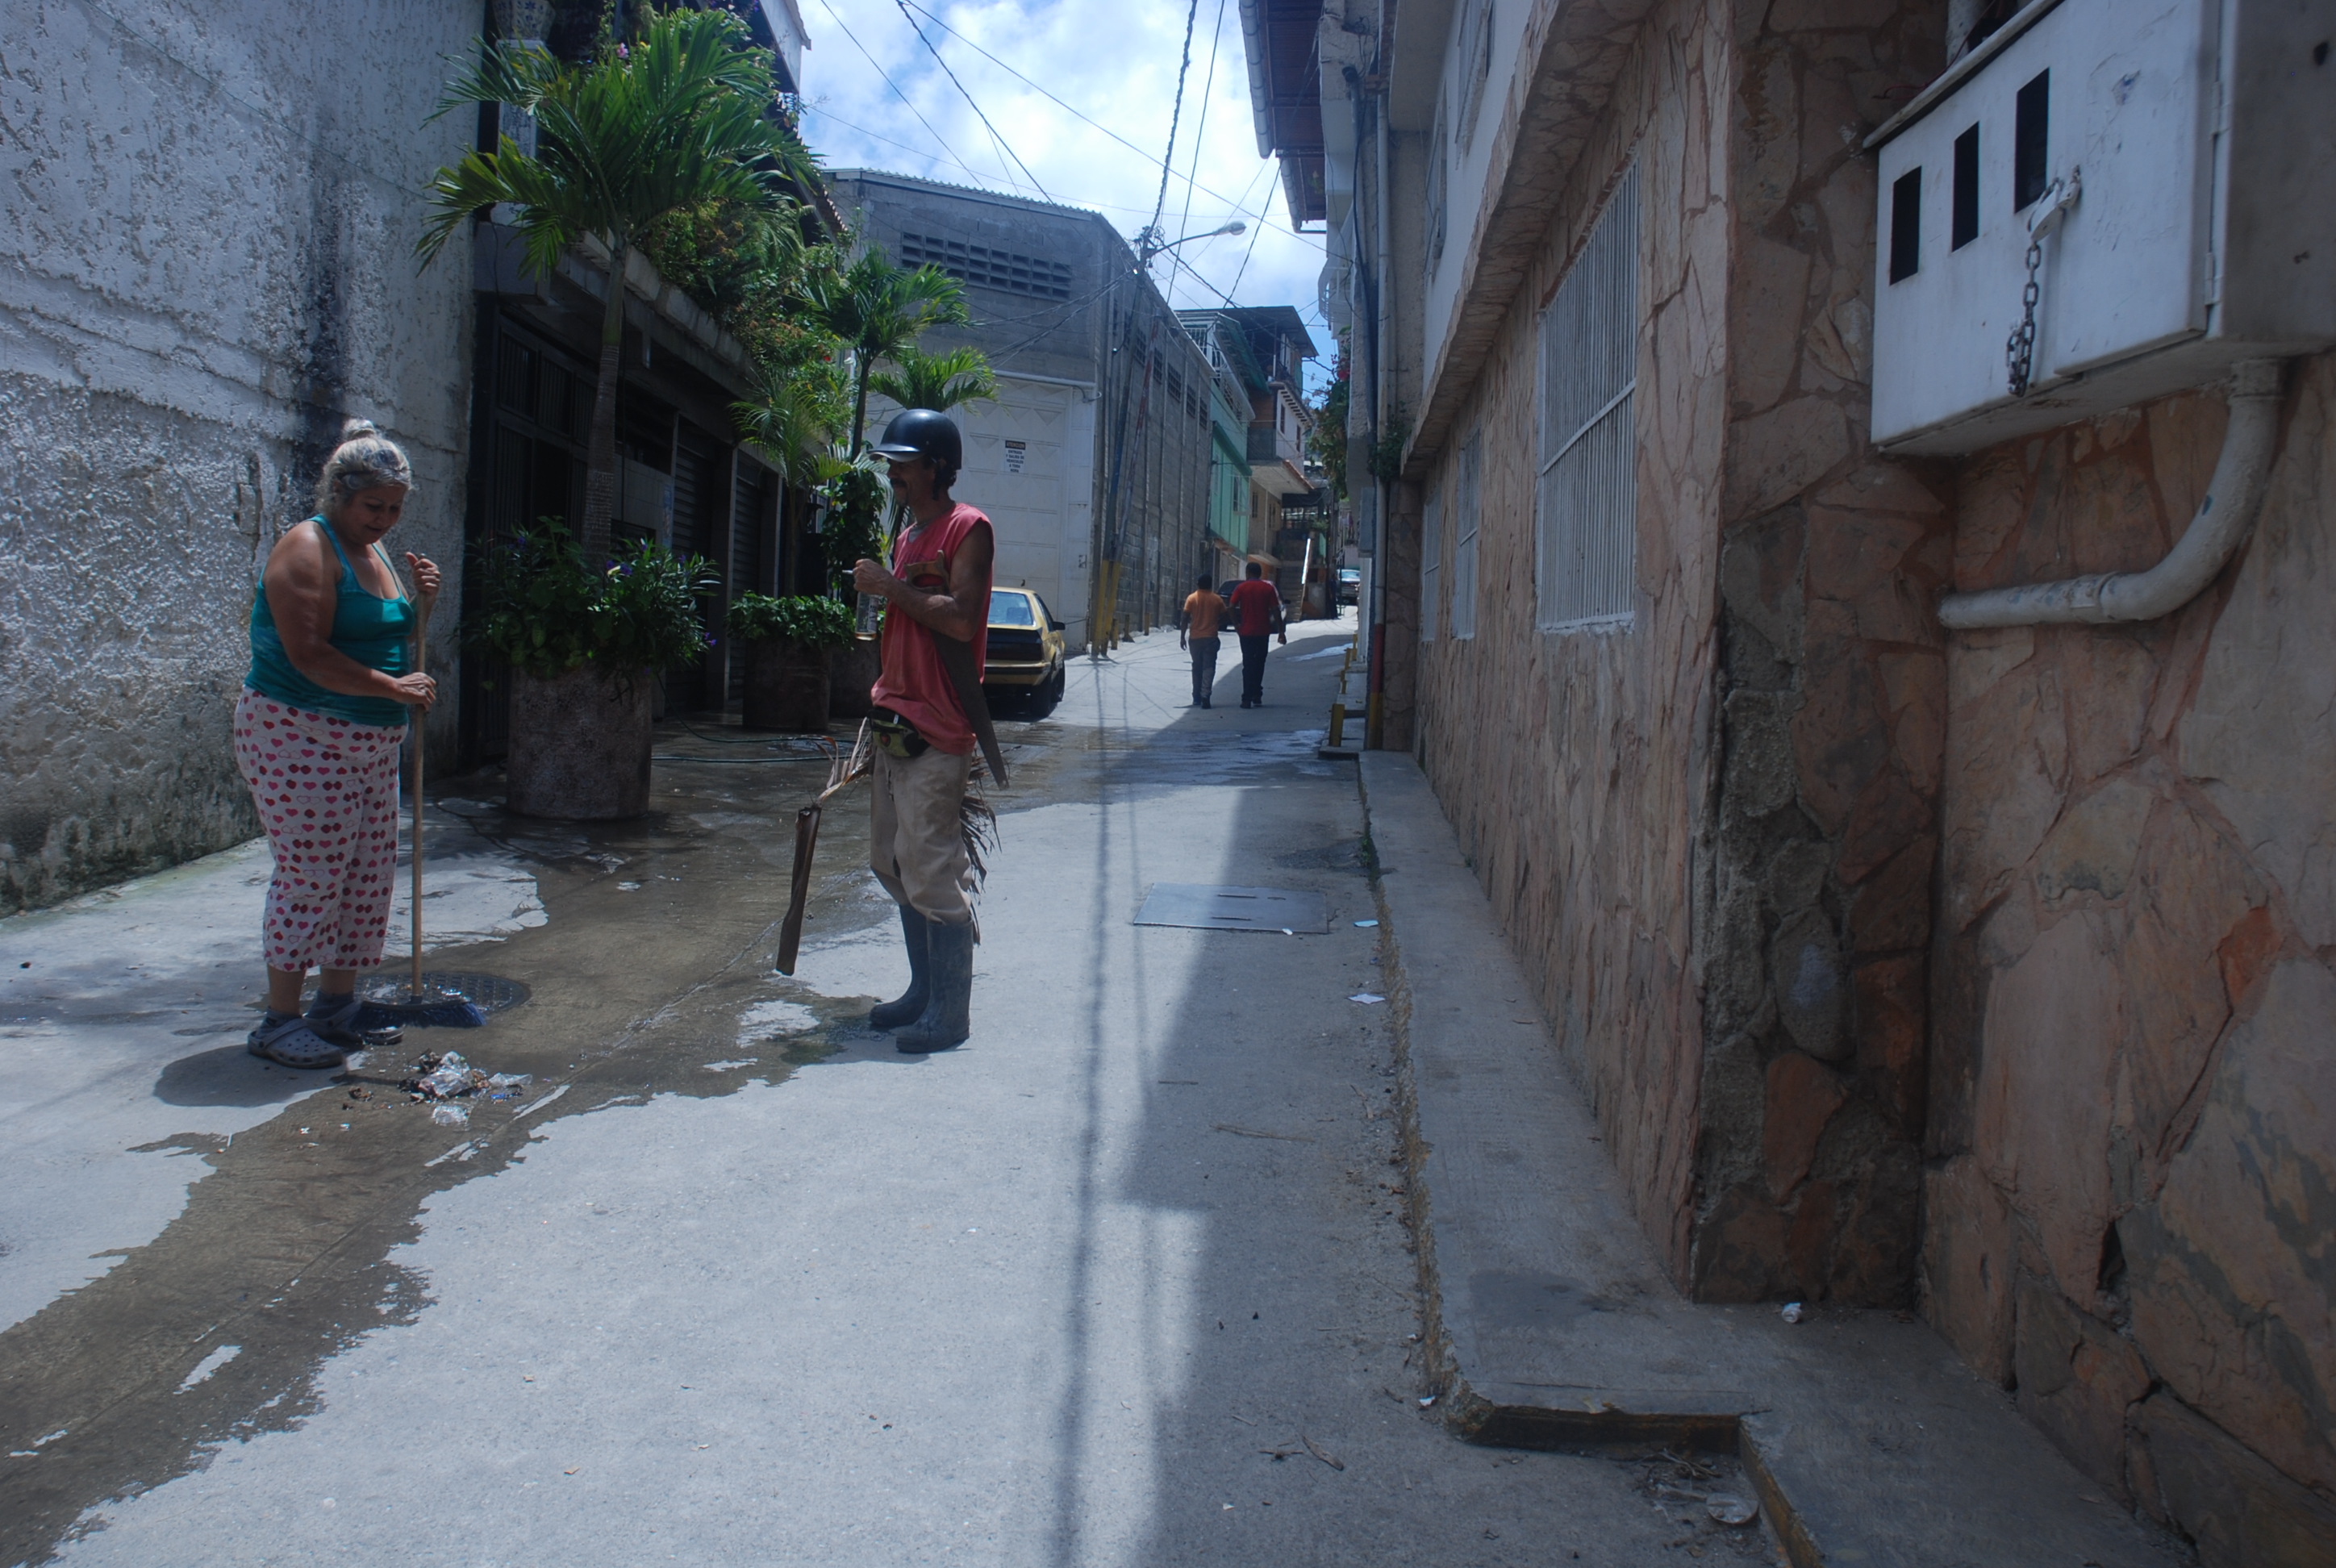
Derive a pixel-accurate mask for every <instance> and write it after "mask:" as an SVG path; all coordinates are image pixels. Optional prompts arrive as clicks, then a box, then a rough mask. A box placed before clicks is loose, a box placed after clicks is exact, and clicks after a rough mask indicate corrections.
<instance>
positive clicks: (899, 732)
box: [868, 707, 933, 762]
mask: <svg viewBox="0 0 2336 1568" xmlns="http://www.w3.org/2000/svg"><path fill="white" fill-rule="evenodd" d="M868 738H869V739H870V740H871V741H873V742H875V743H876V745H878V746H879V747H881V748H882V749H883V750H884V751H886V752H888V753H890V754H891V755H893V756H896V757H899V758H900V760H901V761H902V762H912V761H914V760H915V759H916V758H918V757H920V756H922V755H925V753H927V752H929V751H930V750H931V749H932V746H933V743H932V742H930V741H929V740H927V739H926V738H925V737H924V735H923V734H922V733H921V732H920V731H919V730H918V728H917V726H915V725H912V724H910V722H909V721H908V720H907V719H904V718H902V717H901V716H900V715H899V714H896V713H894V712H893V711H892V710H891V708H889V707H876V708H871V709H869V710H868Z"/></svg>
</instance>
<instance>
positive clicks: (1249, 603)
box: [1232, 561, 1290, 707]
mask: <svg viewBox="0 0 2336 1568" xmlns="http://www.w3.org/2000/svg"><path fill="white" fill-rule="evenodd" d="M1232 611H1233V616H1234V620H1233V630H1234V631H1235V632H1237V633H1239V634H1240V637H1241V706H1243V707H1263V706H1265V645H1266V643H1267V642H1268V641H1269V640H1270V638H1272V636H1273V634H1274V633H1276V632H1280V634H1281V640H1282V641H1283V642H1284V643H1287V642H1289V640H1290V632H1289V630H1288V628H1286V627H1285V626H1284V625H1283V624H1282V619H1281V590H1280V589H1278V588H1276V587H1274V586H1273V584H1271V583H1270V582H1268V581H1266V580H1265V568H1263V567H1261V566H1260V565H1258V563H1257V562H1255V561H1251V562H1250V563H1249V579H1248V580H1247V581H1245V582H1243V583H1242V584H1241V586H1240V587H1238V588H1236V589H1233V602H1232Z"/></svg>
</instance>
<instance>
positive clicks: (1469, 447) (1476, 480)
mask: <svg viewBox="0 0 2336 1568" xmlns="http://www.w3.org/2000/svg"><path fill="white" fill-rule="evenodd" d="M1483 482H1484V428H1483V426H1481V425H1480V426H1478V427H1477V428H1476V429H1475V430H1472V431H1470V432H1469V433H1468V439H1467V440H1465V441H1464V442H1462V443H1460V474H1459V481H1458V482H1457V483H1456V484H1455V486H1454V487H1453V488H1454V490H1455V492H1456V493H1455V495H1454V496H1453V507H1452V511H1453V517H1452V640H1453V641H1454V642H1466V641H1467V640H1468V639H1469V638H1473V637H1475V635H1476V521H1477V517H1478V515H1479V511H1480V508H1479V505H1478V502H1479V499H1480V497H1481V495H1482V493H1483V488H1484V485H1483Z"/></svg>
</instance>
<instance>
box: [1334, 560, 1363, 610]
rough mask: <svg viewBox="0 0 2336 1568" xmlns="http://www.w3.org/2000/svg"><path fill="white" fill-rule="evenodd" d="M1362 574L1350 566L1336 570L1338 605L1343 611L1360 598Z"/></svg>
mask: <svg viewBox="0 0 2336 1568" xmlns="http://www.w3.org/2000/svg"><path fill="white" fill-rule="evenodd" d="M1362 591H1363V574H1362V573H1361V572H1359V571H1358V570H1355V569H1354V568H1353V567H1351V566H1342V567H1340V568H1339V569H1338V605H1339V608H1341V609H1343V608H1345V607H1346V606H1348V605H1350V604H1352V603H1354V602H1355V601H1356V599H1358V598H1360V597H1361V596H1362Z"/></svg>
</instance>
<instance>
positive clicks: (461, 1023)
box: [359, 592, 487, 1030]
mask: <svg viewBox="0 0 2336 1568" xmlns="http://www.w3.org/2000/svg"><path fill="white" fill-rule="evenodd" d="M414 607H415V609H416V611H417V612H418V613H417V617H416V620H415V627H414V674H416V675H422V674H425V673H426V671H425V670H424V668H423V666H424V664H425V662H426V661H427V659H428V658H429V654H430V601H429V600H428V599H423V597H422V596H421V594H420V593H418V592H417V593H416V594H415V595H414ZM424 727H425V726H423V723H422V721H421V719H420V718H418V717H417V718H416V719H415V720H414V726H413V727H412V729H411V730H410V731H409V732H408V734H407V737H406V745H407V746H408V747H409V748H410V749H411V751H412V752H413V755H414V899H413V902H414V932H413V944H414V968H413V971H412V974H411V977H410V979H409V980H408V982H407V985H406V989H405V995H404V996H403V997H399V996H394V995H391V996H384V995H381V994H379V993H376V994H375V995H374V996H371V997H368V998H366V999H365V1012H364V1014H363V1015H362V1017H361V1018H360V1019H359V1023H360V1025H361V1026H362V1027H370V1028H372V1029H375V1030H386V1029H394V1028H397V1027H401V1026H403V1025H406V1024H414V1025H418V1026H419V1027H423V1028H430V1027H439V1028H457V1029H475V1028H477V1027H479V1026H481V1025H482V1024H483V1023H485V1022H486V1021H487V1013H486V1009H485V1008H482V1007H480V1006H479V1004H478V1003H477V1002H475V1001H472V999H471V998H469V997H467V996H465V995H464V994H463V993H462V991H460V990H458V989H454V988H453V987H452V986H450V985H447V984H446V983H444V980H443V978H442V977H430V976H424V975H423V972H422V778H423V773H422V739H423V733H424Z"/></svg>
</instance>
